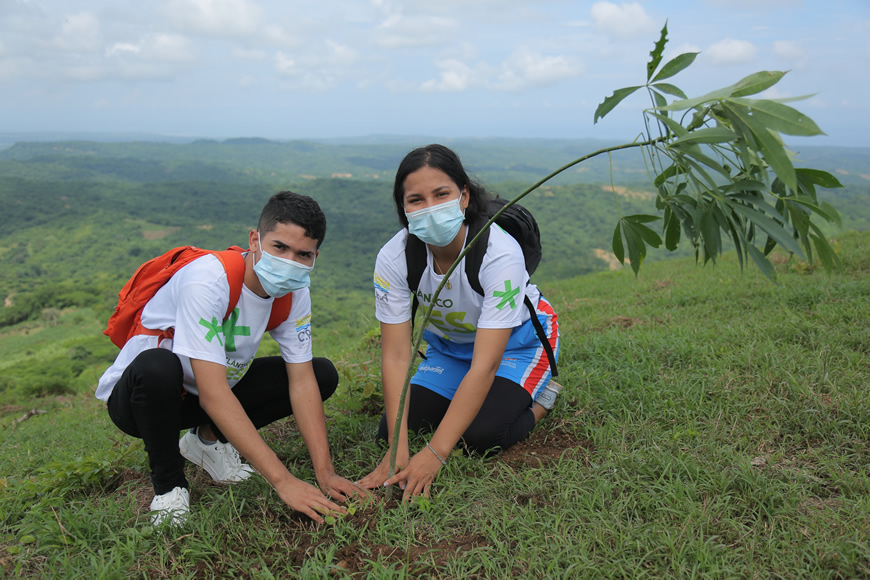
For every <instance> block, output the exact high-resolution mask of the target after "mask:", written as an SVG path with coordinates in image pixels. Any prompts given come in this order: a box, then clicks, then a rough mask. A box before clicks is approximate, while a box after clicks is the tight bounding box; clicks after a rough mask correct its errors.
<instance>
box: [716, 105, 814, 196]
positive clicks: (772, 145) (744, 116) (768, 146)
mask: <svg viewBox="0 0 870 580" xmlns="http://www.w3.org/2000/svg"><path fill="white" fill-rule="evenodd" d="M722 107H723V109H724V110H725V111H726V113H727V114H729V116H732V118H735V119H736V120H738V121H739V123H735V125H734V126H735V129H737V127H738V125H741V124H742V126H744V127H746V129H748V131H750V132H751V134H752V137H753V138H754V141H755V144H756V146H757V148H758V150H759V151H760V152H761V154H762V156H764V160H765V161H767V164H768V165H770V168H771V169H773V172H774V173H776V175H777V177H779V178H780V179H781V180H782V181H783V183H785V185H786V186H788V187H790V188H792V189H797V175H796V174H795V170H794V165H792V163H791V160H790V159H789V158H788V155H787V154H786V152H785V148H784V147H783V146H782V143H780V142H779V140H778V139H777V138H776V137H774V135H773V134H772V133H771V132H770V131H769V130H768V129H767V127H765V126H764V125H763V124H762V123H760V122H759V121H758V120H756V119H755V118H754V117H752V116H751V115H749V113H748V111H747V109H746V107H744V106H742V105H739V104H736V103H730V102H726V103H723V104H722ZM743 136H744V138H745V137H746V134H745V133H744V135H743Z"/></svg>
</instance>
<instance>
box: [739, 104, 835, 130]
mask: <svg viewBox="0 0 870 580" xmlns="http://www.w3.org/2000/svg"><path fill="white" fill-rule="evenodd" d="M734 101H735V102H737V103H740V104H742V105H744V106H747V107H749V109H750V111H752V116H753V117H754V118H756V119H758V120H759V121H760V122H761V123H763V124H764V125H765V126H766V127H767V128H768V129H773V130H774V131H779V132H780V133H785V134H786V135H799V136H803V137H811V136H813V135H824V132H822V130H821V129H819V126H818V125H816V123H815V121H813V120H812V119H810V118H809V117H807V116H806V115H804V114H803V113H801V112H800V111H798V110H797V109H793V108H791V107H789V106H787V105H781V104H780V103H775V102H773V101H767V100H756V99H734Z"/></svg>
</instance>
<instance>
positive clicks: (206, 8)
mask: <svg viewBox="0 0 870 580" xmlns="http://www.w3.org/2000/svg"><path fill="white" fill-rule="evenodd" d="M666 22H667V27H668V32H669V35H668V37H669V42H668V45H667V48H666V51H665V59H666V60H667V59H670V58H673V57H674V56H676V55H678V54H681V53H684V52H700V54H699V56H698V57H697V59H696V60H695V63H694V64H693V65H692V66H691V67H689V68H688V69H686V70H685V71H683V72H682V73H680V74H679V75H678V76H676V77H674V78H672V79H670V81H669V82H672V83H673V84H675V85H677V86H679V87H680V88H682V89H683V90H684V91H685V92H686V93H687V94H688V95H689V96H690V97H691V96H698V95H701V94H704V93H707V92H709V91H711V90H714V89H717V88H720V87H724V86H727V85H730V84H732V83H734V82H736V81H738V80H739V79H741V78H742V77H744V76H746V75H748V74H751V73H753V72H756V71H760V70H779V71H789V72H788V74H787V75H786V76H785V77H784V78H783V80H782V81H781V82H780V83H779V84H778V85H776V86H774V87H773V88H771V89H769V90H768V91H767V92H766V93H765V94H764V95H763V96H765V97H770V98H785V97H797V96H804V95H812V96H810V98H808V99H806V100H804V101H798V102H796V103H791V105H792V106H794V107H796V108H798V109H800V110H801V111H803V112H804V113H805V114H807V115H809V116H810V117H811V118H813V119H814V120H815V121H816V122H817V123H818V124H819V126H820V127H821V128H822V130H823V131H825V133H826V135H825V136H820V137H814V138H812V139H811V143H812V144H814V145H845V146H868V135H870V121H868V117H870V98H868V94H870V91H868V89H870V40H868V39H870V0H826V1H820V0H679V1H678V0H637V1H633V2H619V1H616V2H608V1H597V2H592V1H588V2H587V1H581V0H437V1H432V0H404V1H402V0H319V1H311V0H306V1H301V0H151V1H147V2H142V1H137V2H133V1H130V0H0V132H100V133H131V132H145V133H157V134H163V135H172V136H183V137H209V138H216V139H223V138H230V137H265V138H271V139H317V138H338V137H357V136H366V135H397V136H403V135H410V136H416V135H420V136H436V137H443V138H462V137H507V138H529V137H531V138H600V139H620V140H627V141H630V140H632V139H634V138H635V137H636V136H637V135H638V134H639V133H640V132H641V130H642V129H643V119H642V115H641V111H642V109H643V108H644V107H645V106H648V104H649V103H648V97H644V96H643V95H642V93H640V92H639V93H637V94H636V95H635V96H633V97H632V98H630V99H628V100H626V101H625V102H624V103H623V104H622V105H621V106H620V107H619V108H618V109H616V110H615V111H614V112H613V113H611V114H610V115H608V116H607V117H605V118H604V119H601V120H599V122H598V123H597V124H593V116H594V112H595V109H596V107H597V105H598V104H599V103H600V102H601V101H602V100H603V99H604V97H605V96H607V95H609V94H610V93H611V92H613V90H615V89H618V88H622V87H625V86H631V85H638V84H643V83H644V82H645V80H646V76H645V70H646V69H645V67H646V63H647V61H648V59H649V52H650V51H651V50H652V48H653V45H654V43H655V42H656V40H658V37H659V33H660V31H661V29H662V26H664V25H665V23H666ZM787 139H788V138H787ZM803 139H804V140H806V138H803ZM787 142H791V140H790V139H789V140H788V141H787ZM802 142H805V141H802Z"/></svg>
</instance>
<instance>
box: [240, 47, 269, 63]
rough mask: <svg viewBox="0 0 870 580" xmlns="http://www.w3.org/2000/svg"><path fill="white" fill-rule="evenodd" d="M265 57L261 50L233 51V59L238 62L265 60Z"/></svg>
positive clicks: (241, 49)
mask: <svg viewBox="0 0 870 580" xmlns="http://www.w3.org/2000/svg"><path fill="white" fill-rule="evenodd" d="M266 57H267V55H266V53H265V52H263V51H262V50H256V49H249V48H236V49H233V58H236V59H239V60H265V59H266Z"/></svg>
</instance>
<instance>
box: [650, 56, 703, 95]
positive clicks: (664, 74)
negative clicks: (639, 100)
mask: <svg viewBox="0 0 870 580" xmlns="http://www.w3.org/2000/svg"><path fill="white" fill-rule="evenodd" d="M697 56H698V53H697V52H684V53H683V54H681V55H678V56H675V57H674V58H672V59H671V60H669V61H668V62H667V64H665V66H663V67H662V70H660V71H659V74H657V75H656V78H654V79H653V80H652V82H654V83H655V82H658V81H663V80H665V79H669V78H671V77H672V76H674V75H675V74H677V73H679V72H680V71H682V70H683V69H685V68H686V67H688V66H689V65H691V64H692V63H693V62H695V57H697ZM674 88H676V87H674ZM677 90H679V89H677ZM680 92H682V91H680ZM674 94H676V93H674ZM677 96H679V95H677ZM683 98H684V99H685V98H686V97H683Z"/></svg>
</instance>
